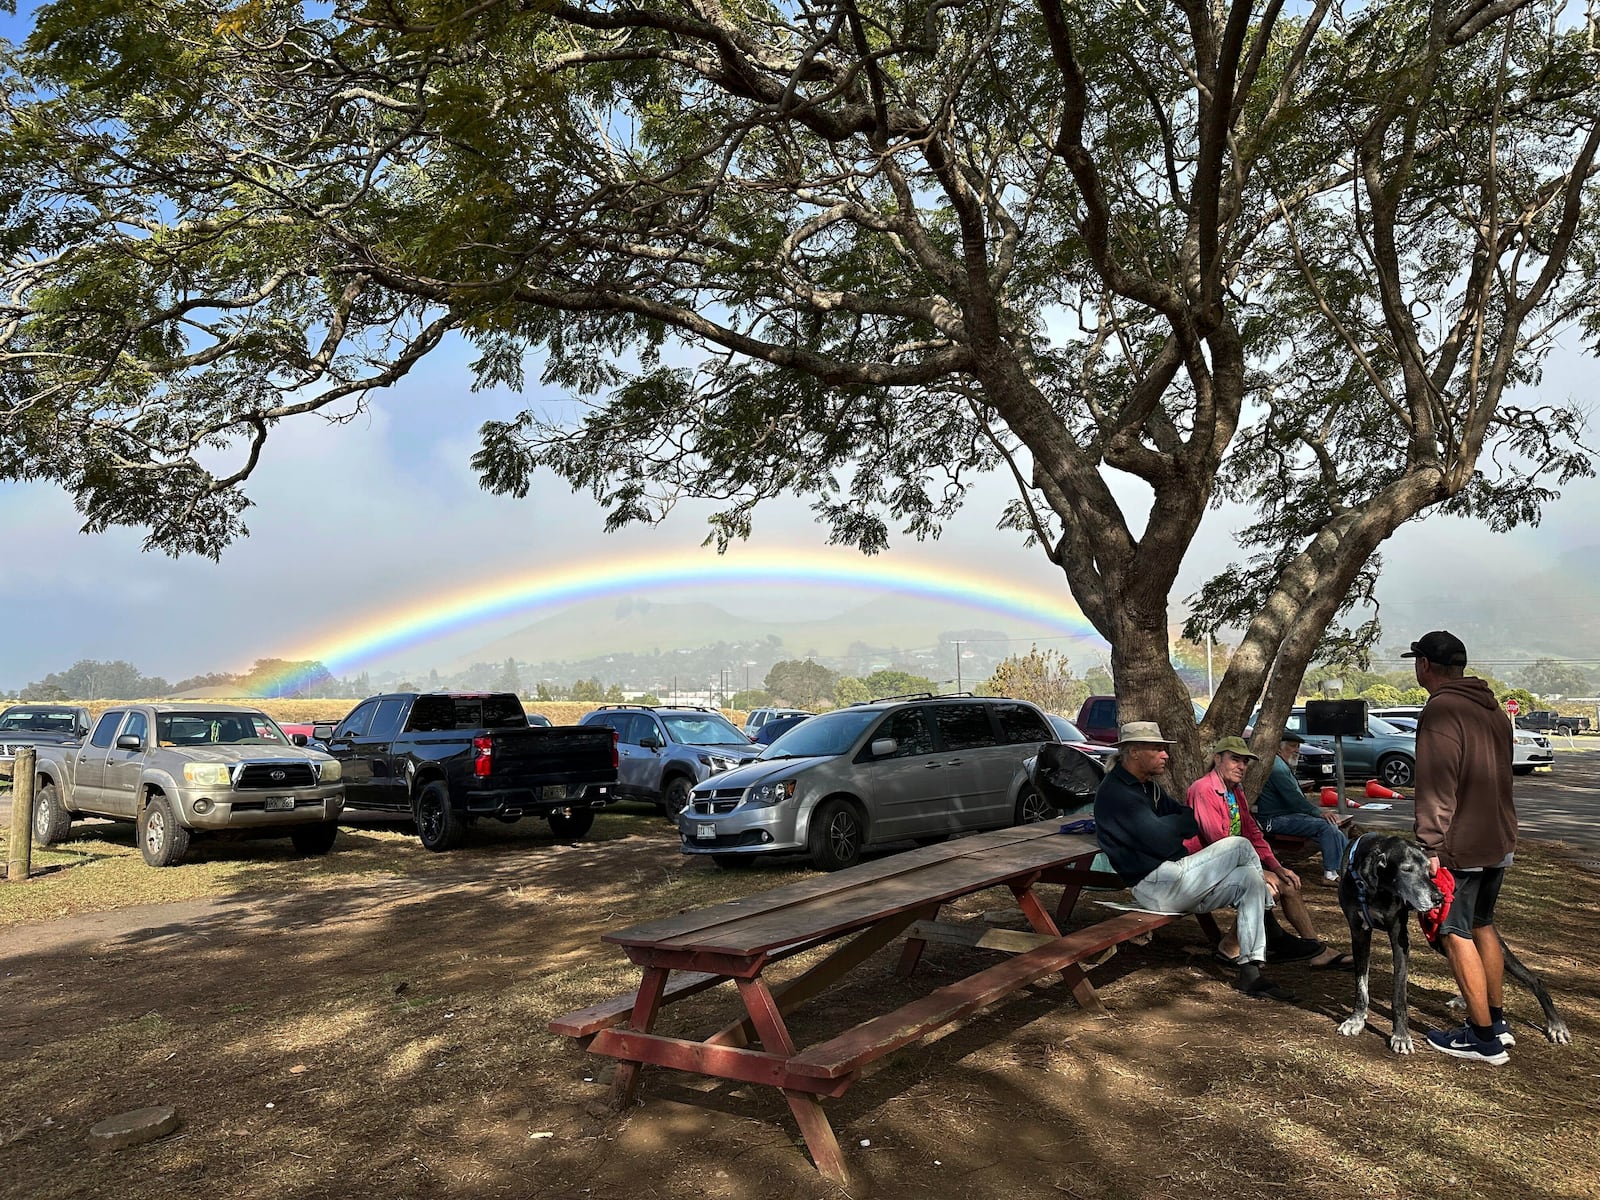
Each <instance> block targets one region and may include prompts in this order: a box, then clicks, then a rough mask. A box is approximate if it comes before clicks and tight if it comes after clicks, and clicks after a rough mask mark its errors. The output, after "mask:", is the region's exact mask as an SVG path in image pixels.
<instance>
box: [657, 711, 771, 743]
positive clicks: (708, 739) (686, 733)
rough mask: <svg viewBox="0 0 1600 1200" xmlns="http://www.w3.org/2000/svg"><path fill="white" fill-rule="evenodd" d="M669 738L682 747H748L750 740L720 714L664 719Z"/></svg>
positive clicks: (662, 720)
mask: <svg viewBox="0 0 1600 1200" xmlns="http://www.w3.org/2000/svg"><path fill="white" fill-rule="evenodd" d="M661 723H662V724H663V725H665V726H666V727H667V736H668V737H669V738H671V739H672V740H673V741H675V742H677V743H678V744H679V745H681V746H728V745H734V746H748V745H749V744H750V739H749V738H748V737H746V736H745V735H744V734H742V733H740V732H739V731H738V730H737V729H735V728H734V727H733V722H732V721H730V720H728V718H727V717H724V716H723V715H722V714H720V713H696V714H695V715H694V716H692V717H689V716H678V717H666V716H664V717H662V718H661Z"/></svg>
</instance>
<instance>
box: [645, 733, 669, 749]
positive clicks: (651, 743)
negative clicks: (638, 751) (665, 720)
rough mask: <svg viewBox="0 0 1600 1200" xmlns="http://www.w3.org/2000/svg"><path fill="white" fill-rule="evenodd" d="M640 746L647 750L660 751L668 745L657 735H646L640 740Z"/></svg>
mask: <svg viewBox="0 0 1600 1200" xmlns="http://www.w3.org/2000/svg"><path fill="white" fill-rule="evenodd" d="M639 745H640V746H642V747H644V749H646V750H660V749H661V748H662V747H663V746H665V745H666V743H665V742H663V741H662V740H661V739H660V738H658V737H657V736H656V735H655V734H653V733H647V734H645V735H644V737H642V738H640V739H639Z"/></svg>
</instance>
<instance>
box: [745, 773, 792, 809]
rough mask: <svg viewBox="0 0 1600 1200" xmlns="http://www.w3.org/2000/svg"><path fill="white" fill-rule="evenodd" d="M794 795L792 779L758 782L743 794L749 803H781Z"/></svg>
mask: <svg viewBox="0 0 1600 1200" xmlns="http://www.w3.org/2000/svg"><path fill="white" fill-rule="evenodd" d="M793 796H794V780H792V779H780V780H779V781H778V782H777V783H760V784H757V785H756V786H755V787H753V788H751V789H750V791H749V792H747V793H746V794H745V801H746V803H749V804H782V803H783V802H784V801H785V800H788V799H791V798H792V797H793Z"/></svg>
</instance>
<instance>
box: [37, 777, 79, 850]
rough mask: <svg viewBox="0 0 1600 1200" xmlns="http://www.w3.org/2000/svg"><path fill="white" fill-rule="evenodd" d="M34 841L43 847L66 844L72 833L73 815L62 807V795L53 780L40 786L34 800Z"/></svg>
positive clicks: (46, 781)
mask: <svg viewBox="0 0 1600 1200" xmlns="http://www.w3.org/2000/svg"><path fill="white" fill-rule="evenodd" d="M33 805H34V807H33V840H34V841H36V842H38V843H39V845H41V846H54V845H55V844H56V843H57V842H64V841H66V840H67V837H68V835H69V834H71V832H72V814H71V813H69V812H68V811H67V810H66V809H64V808H62V807H61V793H59V792H58V791H56V785H55V783H54V781H52V780H48V779H47V780H45V782H43V783H41V784H40V785H39V794H38V795H37V796H35V797H34V799H33Z"/></svg>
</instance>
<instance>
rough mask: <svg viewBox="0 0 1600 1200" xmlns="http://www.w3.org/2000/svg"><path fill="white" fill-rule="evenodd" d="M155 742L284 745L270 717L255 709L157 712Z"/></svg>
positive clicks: (286, 739)
mask: <svg viewBox="0 0 1600 1200" xmlns="http://www.w3.org/2000/svg"><path fill="white" fill-rule="evenodd" d="M156 741H158V742H160V743H161V744H162V745H163V746H287V745H289V744H290V743H289V739H288V738H287V737H285V736H284V734H283V730H281V729H279V728H278V727H277V725H275V724H274V723H273V720H272V718H271V717H269V716H267V715H266V714H265V713H258V712H183V713H157V714H156Z"/></svg>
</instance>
